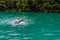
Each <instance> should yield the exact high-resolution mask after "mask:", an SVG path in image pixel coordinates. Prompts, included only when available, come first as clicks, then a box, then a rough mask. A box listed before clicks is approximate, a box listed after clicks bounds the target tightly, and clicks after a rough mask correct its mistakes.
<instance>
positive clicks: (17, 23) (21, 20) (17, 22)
mask: <svg viewBox="0 0 60 40" xmlns="http://www.w3.org/2000/svg"><path fill="white" fill-rule="evenodd" d="M20 22H26V21H25V20H20V21H18V22H15V23H14V24H19V23H20Z"/></svg>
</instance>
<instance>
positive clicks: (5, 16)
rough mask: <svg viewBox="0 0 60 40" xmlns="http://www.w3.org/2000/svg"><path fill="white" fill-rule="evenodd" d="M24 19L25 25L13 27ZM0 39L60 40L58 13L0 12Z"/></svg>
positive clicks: (59, 17) (59, 16) (59, 15)
mask: <svg viewBox="0 0 60 40" xmlns="http://www.w3.org/2000/svg"><path fill="white" fill-rule="evenodd" d="M21 19H24V20H26V21H27V23H26V25H25V26H24V28H23V26H21V25H17V26H16V27H14V26H13V25H12V24H13V21H15V20H21ZM0 40H60V14H59V13H41V12H38V13H37V12H20V13H19V12H0Z"/></svg>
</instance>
